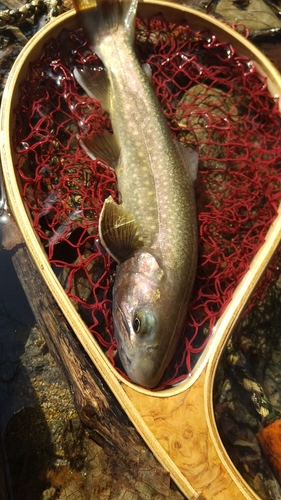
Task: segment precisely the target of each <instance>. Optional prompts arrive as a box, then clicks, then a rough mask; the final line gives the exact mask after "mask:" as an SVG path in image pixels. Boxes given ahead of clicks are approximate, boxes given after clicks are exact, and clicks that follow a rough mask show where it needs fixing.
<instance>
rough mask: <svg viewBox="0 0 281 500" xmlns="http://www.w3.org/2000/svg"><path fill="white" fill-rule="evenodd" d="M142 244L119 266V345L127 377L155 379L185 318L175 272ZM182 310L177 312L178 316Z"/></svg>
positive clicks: (148, 383) (151, 383) (147, 382)
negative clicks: (177, 291) (177, 289)
mask: <svg viewBox="0 0 281 500" xmlns="http://www.w3.org/2000/svg"><path fill="white" fill-rule="evenodd" d="M170 274H171V273H170V272H169V271H168V270H167V269H164V268H163V266H162V265H161V261H160V259H157V258H156V257H155V256H154V255H153V254H152V253H151V252H150V251H146V250H145V249H143V250H139V251H137V252H136V253H135V254H134V255H133V256H132V257H131V258H129V259H128V260H126V261H125V262H123V263H122V264H120V265H119V266H118V269H117V273H116V278H115V284H114V290H113V309H112V311H113V319H114V330H115V336H116V340H117V349H118V353H119V356H120V359H121V362H122V365H123V367H124V369H125V371H126V373H127V375H128V376H129V377H130V378H131V380H132V381H133V382H135V383H137V384H139V385H142V386H144V387H148V388H153V387H155V386H156V385H157V383H158V382H159V380H160V379H161V377H162V376H163V373H164V371H165V369H166V367H167V365H168V363H169V361H170V359H171V357H172V356H173V353H174V350H175V347H176V345H177V342H178V339H179V336H180V333H181V331H182V326H183V321H182V319H184V318H185V316H186V312H185V314H184V317H182V316H183V314H182V312H181V311H179V309H180V307H179V303H180V300H179V296H177V297H176V300H175V293H174V292H173V289H175V288H177V284H176V283H173V281H174V280H173V276H171V275H170ZM179 316H180V317H179Z"/></svg>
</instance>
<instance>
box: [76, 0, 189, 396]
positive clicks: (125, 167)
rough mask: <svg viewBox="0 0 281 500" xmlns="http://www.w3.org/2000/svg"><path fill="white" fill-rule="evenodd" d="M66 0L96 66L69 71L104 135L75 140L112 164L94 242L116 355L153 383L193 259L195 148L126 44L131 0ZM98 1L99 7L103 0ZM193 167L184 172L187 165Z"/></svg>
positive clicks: (178, 325) (177, 322) (173, 338)
mask: <svg viewBox="0 0 281 500" xmlns="http://www.w3.org/2000/svg"><path fill="white" fill-rule="evenodd" d="M75 4H76V9H77V10H78V12H79V13H80V19H81V21H82V23H83V27H84V29H85V30H86V33H87V36H88V38H89V40H90V42H91V43H92V45H93V47H94V50H95V51H96V53H97V54H98V56H99V57H100V58H101V60H102V61H103V64H104V66H105V70H106V75H107V77H106V78H105V76H104V74H103V73H102V74H101V75H100V83H101V85H102V86H103V87H104V88H103V90H102V91H101V89H98V83H99V79H96V80H95V81H94V80H93V78H91V74H90V72H89V70H87V69H84V70H81V71H78V70H76V72H75V75H76V78H77V80H78V82H79V83H80V84H81V85H82V87H83V88H84V89H85V90H86V92H88V93H89V95H95V92H97V90H98V92H99V93H100V94H102V99H103V101H104V104H105V106H107V108H108V111H109V113H110V118H111V122H112V128H113V132H114V134H113V135H110V134H107V135H105V136H102V137H97V136H96V137H93V138H91V140H90V141H88V142H87V144H86V143H84V146H86V148H87V150H88V152H90V154H91V156H92V157H97V156H99V155H101V157H103V159H106V160H107V161H108V163H109V164H110V165H111V167H115V168H116V166H117V168H116V175H117V182H118V192H119V193H120V199H119V204H117V203H116V202H114V201H113V199H112V198H111V197H110V198H108V199H107V200H105V203H104V206H103V209H102V212H101V215H100V221H99V231H100V238H101V242H102V244H103V245H104V246H105V248H106V249H107V250H108V252H109V253H110V254H111V255H112V256H113V257H114V258H115V259H116V260H117V262H118V264H119V265H118V266H117V271H116V277H115V283H114V288H113V309H112V313H113V319H114V330H115V335H116V340H117V348H118V352H119V356H120V359H121V362H122V364H123V366H124V369H125V370H126V372H127V374H128V375H129V376H130V377H131V379H132V380H133V381H134V382H136V383H138V384H141V385H144V386H146V387H154V386H155V385H156V384H157V383H158V382H159V380H160V379H161V377H162V376H163V373H164V371H165V369H166V367H167V365H168V363H169V361H170V360H171V357H172V356H173V353H174V351H175V349H176V347H177V343H178V340H179V337H180V334H181V332H182V329H183V325H184V321H185V318H186V315H187V311H188V303H189V300H190V296H191V292H192V287H193V282H194V276H195V272H196V262H197V224H196V209H195V197H194V188H193V181H194V166H193V170H192V168H190V167H191V165H190V164H191V163H192V162H193V163H194V159H195V163H197V155H196V158H195V155H194V153H192V152H190V151H188V150H185V149H184V148H183V146H180V145H177V144H176V142H175V141H174V140H173V138H172V135H171V133H170V130H169V127H168V124H167V121H166V118H165V116H164V114H163V112H162V110H161V106H160V104H159V101H158V99H157V97H156V94H155V92H154V90H153V88H152V85H151V82H150V80H149V78H148V76H147V74H146V72H145V71H144V70H143V68H142V66H141V64H140V62H139V61H138V59H137V57H136V54H135V51H134V48H133V43H132V42H133V38H134V36H133V34H134V19H135V14H136V8H137V2H136V1H135V0H133V1H132V3H130V2H129V1H123V2H118V1H117V0H116V1H115V0H111V2H110V4H109V3H106V2H105V1H104V0H98V1H97V2H96V3H95V6H94V7H93V8H89V4H88V3H87V4H86V8H84V6H83V0H75ZM106 7H107V8H106ZM192 171H193V174H192Z"/></svg>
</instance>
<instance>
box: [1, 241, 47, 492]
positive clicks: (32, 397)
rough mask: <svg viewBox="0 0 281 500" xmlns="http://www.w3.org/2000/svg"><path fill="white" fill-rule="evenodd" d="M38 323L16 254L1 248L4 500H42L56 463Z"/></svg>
mask: <svg viewBox="0 0 281 500" xmlns="http://www.w3.org/2000/svg"><path fill="white" fill-rule="evenodd" d="M34 324H35V320H34V317H33V314H32V311H31V309H30V306H29V304H28V301H27V299H26V297H25V294H24V292H23V290H22V288H21V285H20V282H19V280H18V277H17V275H16V273H15V270H14V267H13V264H12V261H11V253H10V252H8V251H6V250H1V249H0V430H1V444H0V446H1V447H2V451H3V457H4V469H5V474H4V475H5V476H6V489H7V495H6V496H5V498H3V500H6V498H7V499H9V500H40V499H41V498H42V492H43V491H44V490H45V489H46V488H47V487H48V479H47V474H46V473H47V469H48V468H50V466H51V464H52V461H53V460H54V451H53V445H52V442H51V437H50V431H49V428H48V424H47V421H46V417H45V415H44V413H43V411H42V409H41V407H40V402H39V400H38V396H37V394H36V391H35V389H34V387H33V385H32V381H31V378H30V374H32V378H33V377H34V379H35V380H36V374H37V373H38V374H39V372H40V370H41V371H42V370H43V369H44V366H40V363H39V364H38V363H36V359H35V358H36V355H37V358H38V359H39V356H38V351H39V349H38V346H36V345H33V344H34V342H33V339H32V328H33V327H34ZM26 351H28V355H26ZM40 354H41V357H42V352H41V351H40ZM26 356H27V358H26V359H25V361H23V358H24V357H26ZM27 360H28V361H29V360H30V362H28V365H27V366H28V369H27V366H25V364H24V363H26V361H27ZM32 360H34V364H33V362H32ZM0 466H1V465H0ZM0 486H1V485H0ZM0 489H2V488H0ZM1 500H2V496H1Z"/></svg>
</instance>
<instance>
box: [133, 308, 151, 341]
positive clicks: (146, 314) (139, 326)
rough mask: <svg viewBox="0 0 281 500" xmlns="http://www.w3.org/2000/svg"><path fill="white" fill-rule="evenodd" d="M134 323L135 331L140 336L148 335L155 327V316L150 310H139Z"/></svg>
mask: <svg viewBox="0 0 281 500" xmlns="http://www.w3.org/2000/svg"><path fill="white" fill-rule="evenodd" d="M132 325H133V329H134V332H135V333H136V334H137V335H138V336H139V337H147V336H148V335H150V334H151V332H152V331H153V330H154V328H155V317H154V315H153V314H152V313H151V312H150V311H147V310H143V311H142V310H140V311H137V312H136V313H135V316H134V319H133V323H132Z"/></svg>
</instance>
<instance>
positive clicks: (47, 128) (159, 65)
mask: <svg viewBox="0 0 281 500" xmlns="http://www.w3.org/2000/svg"><path fill="white" fill-rule="evenodd" d="M136 46H137V52H138V55H139V57H140V59H141V60H142V61H143V62H147V63H149V64H150V65H151V67H152V71H153V84H154V87H155V90H156V92H157V95H158V96H159V99H160V101H161V104H162V107H163V111H164V113H165V114H166V116H167V119H168V121H169V124H170V127H171V130H172V133H173V134H174V136H175V137H176V138H177V139H178V140H180V141H181V142H183V143H184V144H192V145H195V147H196V148H197V150H198V152H199V158H200V163H199V174H198V179H197V181H196V185H195V189H196V196H197V209H198V220H199V240H200V241H199V264H198V270H197V279H196V284H195V288H194V294H193V299H192V302H191V305H190V308H189V313H188V317H187V322H186V329H185V332H184V335H183V336H182V339H181V342H180V345H179V348H178V352H177V354H176V356H175V359H174V360H173V362H172V364H171V367H170V369H169V370H168V373H167V374H166V378H165V381H164V382H162V383H161V388H163V387H165V386H168V385H170V384H171V383H176V382H178V381H180V380H182V379H183V378H185V377H186V375H187V374H189V373H190V372H191V371H192V369H193V367H194V365H195V363H196V362H197V361H198V358H199V356H200V354H201V353H202V351H203V349H204V347H205V345H206V344H207V342H208V340H209V337H210V334H211V332H212V328H213V326H214V324H215V323H216V321H217V319H218V318H219V316H220V315H221V314H222V312H223V310H224V308H225V306H226V304H227V303H228V302H229V300H230V298H231V296H232V293H233V291H234V289H235V288H236V286H237V284H238V282H239V281H240V280H241V278H242V276H243V275H244V274H245V272H246V271H247V269H248V267H249V264H250V262H251V260H252V258H253V256H254V255H255V253H256V252H257V249H258V248H259V247H260V246H261V244H262V243H263V241H264V236H265V234H266V232H267V230H268V228H269V226H270V224H271V222H272V220H273V219H274V218H275V216H276V212H277V206H278V203H279V201H280V199H281V189H280V181H281V173H280V166H281V141H280V125H281V120H280V114H279V112H278V106H277V101H276V100H274V99H273V98H272V97H271V96H270V95H269V94H268V91H267V88H266V81H265V79H264V78H262V77H261V76H259V75H258V74H257V72H256V70H255V67H254V65H253V63H252V62H251V61H249V60H248V59H246V58H244V57H241V56H239V55H237V54H236V53H235V51H234V50H233V48H232V46H231V45H229V44H226V43H221V42H219V41H218V40H217V39H216V38H215V37H214V36H212V35H211V34H210V33H209V32H207V31H204V32H196V33H195V32H194V31H192V30H191V29H190V28H189V27H188V26H186V25H181V26H175V25H171V24H169V23H166V22H165V21H164V20H157V19H154V18H153V19H149V20H140V19H138V20H137V34H136ZM84 64H86V65H90V66H92V67H94V68H96V69H97V70H98V69H100V68H101V63H100V61H99V60H98V59H97V57H96V56H95V55H93V54H92V53H91V52H90V50H89V48H88V46H87V42H86V40H85V38H84V36H83V34H82V32H81V31H77V32H69V31H67V30H63V31H62V33H61V35H60V37H59V38H58V40H56V41H55V40H51V41H50V42H49V43H48V44H47V46H46V47H45V49H44V53H43V54H42V56H41V57H40V59H38V60H37V61H36V62H35V63H34V64H32V66H31V68H30V74H29V78H28V81H26V82H25V83H24V85H23V86H22V89H21V98H20V104H19V106H18V108H17V110H16V114H17V125H16V129H15V136H14V139H15V145H16V149H17V152H18V155H19V156H18V164H17V168H18V171H19V175H20V177H21V180H22V186H23V197H24V200H25V201H26V203H27V205H28V207H29V209H30V212H31V215H32V217H33V224H34V229H35V231H36V232H37V233H38V234H39V236H40V238H41V240H42V243H43V245H44V246H45V248H46V252H47V254H48V257H49V260H50V263H51V264H52V266H53V268H54V271H55V272H56V274H57V275H58V276H59V279H60V281H61V282H62V284H63V286H64V287H65V290H66V293H67V294H68V296H69V297H70V299H71V300H72V301H73V302H74V304H75V306H76V308H77V310H78V311H79V313H80V314H81V315H82V317H83V319H84V320H85V322H86V323H87V325H88V327H89V329H90V331H91V332H92V333H93V335H94V336H95V337H96V339H97V341H98V342H99V344H100V345H101V346H102V347H103V349H104V351H106V352H107V354H108V356H109V358H110V360H111V362H112V363H113V365H114V366H115V367H116V369H117V370H119V371H120V372H121V373H122V374H123V375H124V376H125V377H126V375H125V374H124V373H123V371H122V366H121V365H120V362H119V360H118V355H116V344H115V339H114V333H113V324H112V316H111V290H112V285H113V282H114V271H115V263H114V262H113V261H112V259H111V258H110V257H109V256H108V255H106V253H105V251H104V250H103V248H102V247H101V246H100V244H99V239H98V217H99V213H100V211H101V207H102V204H103V201H104V199H105V198H106V197H107V196H109V194H111V195H113V196H114V197H115V198H116V190H117V186H116V182H115V175H114V173H113V172H112V171H111V170H110V169H109V167H108V166H107V165H106V164H105V163H104V162H102V161H99V160H96V161H93V160H90V159H89V158H88V157H87V155H86V153H85V152H84V151H83V150H82V148H81V147H80V145H79V141H78V139H77V134H79V135H80V136H89V135H91V134H95V133H101V132H102V131H103V130H105V129H109V130H110V127H111V125H110V119H109V117H108V116H107V115H106V114H105V113H103V111H102V109H101V105H100V103H99V102H97V101H95V100H93V99H91V98H89V97H87V96H85V95H84V93H83V92H82V90H81V89H80V88H78V85H77V84H76V82H75V80H74V78H73V76H72V71H73V67H74V66H81V65H84Z"/></svg>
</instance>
